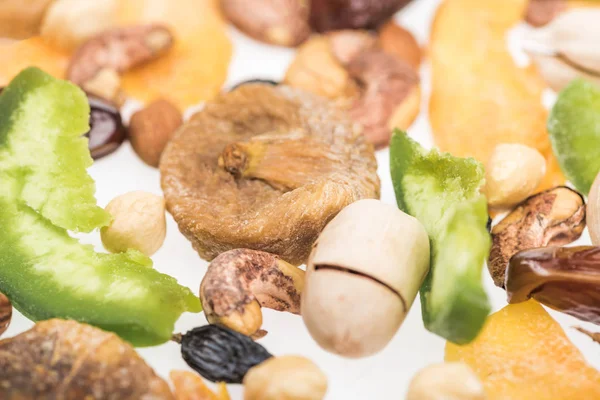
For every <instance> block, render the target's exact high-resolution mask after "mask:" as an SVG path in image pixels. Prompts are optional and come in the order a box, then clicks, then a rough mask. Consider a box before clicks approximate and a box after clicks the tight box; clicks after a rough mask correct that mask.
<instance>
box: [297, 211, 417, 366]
mask: <svg viewBox="0 0 600 400" xmlns="http://www.w3.org/2000/svg"><path fill="white" fill-rule="evenodd" d="M428 270H429V238H428V236H427V233H426V232H425V228H424V227H423V226H422V225H421V223H420V222H419V221H417V220H416V219H415V218H413V217H411V216H409V215H407V214H405V213H403V212H402V211H400V210H399V209H398V208H397V207H396V206H392V205H387V204H384V203H382V202H380V201H379V200H360V201H357V202H355V203H353V204H351V205H349V206H347V207H346V208H344V209H343V210H342V211H341V212H340V213H339V214H338V215H337V216H336V217H335V218H334V219H333V220H332V221H331V222H330V223H329V224H328V225H327V226H326V227H325V229H324V230H323V232H322V233H321V235H320V236H319V239H318V240H317V242H316V244H315V248H314V249H313V252H312V254H311V256H310V258H309V261H308V266H307V272H306V284H305V288H304V292H303V294H302V318H303V319H304V323H305V324H306V327H307V328H308V331H309V332H310V334H311V336H312V337H313V339H315V341H316V342H317V343H318V344H319V345H320V346H321V347H323V348H324V349H325V350H328V351H331V352H333V353H337V354H340V355H343V356H346V357H364V356H367V355H371V354H374V353H376V352H378V351H379V350H381V349H382V348H383V347H385V345H386V344H387V343H388V342H389V341H390V340H391V339H392V337H393V336H394V334H395V333H396V331H397V330H398V328H399V327H400V325H401V324H402V321H403V320H404V318H405V316H406V314H407V313H408V311H409V309H410V307H411V305H412V303H413V301H414V299H415V297H416V295H417V292H418V290H419V288H420V286H421V284H422V282H423V279H424V278H425V275H426V274H427V272H428Z"/></svg>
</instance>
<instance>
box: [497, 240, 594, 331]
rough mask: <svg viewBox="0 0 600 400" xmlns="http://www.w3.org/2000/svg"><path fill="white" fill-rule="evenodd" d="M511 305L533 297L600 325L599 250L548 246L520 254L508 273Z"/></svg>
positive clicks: (585, 247) (583, 247) (512, 262)
mask: <svg viewBox="0 0 600 400" xmlns="http://www.w3.org/2000/svg"><path fill="white" fill-rule="evenodd" d="M506 293H507V294H508V302H509V303H520V302H522V301H526V300H528V299H529V298H534V299H536V300H537V301H539V302H540V303H542V304H545V305H547V306H548V307H551V308H553V309H555V310H558V311H562V312H564V313H567V314H569V315H572V316H574V317H576V318H579V319H581V320H583V321H589V322H593V323H595V324H598V325H600V247H591V246H577V247H563V248H558V247H546V248H541V249H531V250H525V251H521V252H519V253H517V254H515V255H514V256H513V257H512V258H511V259H510V265H509V267H508V270H507V271H506Z"/></svg>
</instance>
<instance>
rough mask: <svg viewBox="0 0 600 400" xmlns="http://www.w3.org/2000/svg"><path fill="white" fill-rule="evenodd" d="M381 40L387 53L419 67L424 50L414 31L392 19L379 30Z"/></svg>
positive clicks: (382, 46)
mask: <svg viewBox="0 0 600 400" xmlns="http://www.w3.org/2000/svg"><path fill="white" fill-rule="evenodd" d="M379 42H380V46H381V48H382V49H383V50H384V51H385V52H386V53H390V54H393V55H395V56H396V57H398V58H400V59H401V60H403V61H405V62H407V63H408V64H410V65H411V66H412V67H413V68H415V69H419V65H420V64H421V58H422V54H421V53H422V52H421V47H419V43H417V40H416V39H415V37H414V36H413V35H412V33H410V32H409V31H407V30H406V29H404V28H403V27H401V26H400V25H398V24H396V23H395V22H394V21H390V22H388V23H386V24H385V25H383V26H382V27H381V29H380V30H379Z"/></svg>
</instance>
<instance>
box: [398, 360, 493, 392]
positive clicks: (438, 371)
mask: <svg viewBox="0 0 600 400" xmlns="http://www.w3.org/2000/svg"><path fill="white" fill-rule="evenodd" d="M485 398H486V396H485V391H484V388H483V385H482V384H481V382H480V380H479V378H478V377H477V375H475V373H474V372H473V370H472V369H471V368H470V367H469V366H468V365H467V364H465V363H462V362H446V363H439V364H433V365H430V366H428V367H425V368H423V369H422V370H421V371H419V372H418V373H417V374H416V375H415V376H414V378H413V379H412V381H411V382H410V385H409V387H408V394H407V395H406V400H485Z"/></svg>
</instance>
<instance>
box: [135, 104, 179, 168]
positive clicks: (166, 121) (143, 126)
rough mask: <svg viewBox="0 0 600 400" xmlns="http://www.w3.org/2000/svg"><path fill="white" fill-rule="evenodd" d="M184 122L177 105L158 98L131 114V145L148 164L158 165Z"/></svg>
mask: <svg viewBox="0 0 600 400" xmlns="http://www.w3.org/2000/svg"><path fill="white" fill-rule="evenodd" d="M182 123H183V118H182V116H181V112H179V110H178V109H177V107H175V106H174V105H173V104H171V103H170V102H168V101H167V100H164V99H160V100H157V101H155V102H153V103H151V104H150V105H148V106H147V107H146V108H144V109H142V110H140V111H138V112H136V113H135V114H133V115H132V116H131V121H130V123H129V140H130V142H131V146H132V147H133V149H134V150H135V152H136V153H137V155H138V156H140V158H141V159H142V160H143V161H144V162H145V163H146V164H148V165H150V166H153V167H158V164H159V162H160V156H161V155H162V152H163V150H164V149H165V146H166V145H167V143H168V142H169V140H171V138H172V137H173V134H174V133H175V131H176V130H177V128H179V126H180V125H181V124H182Z"/></svg>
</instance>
